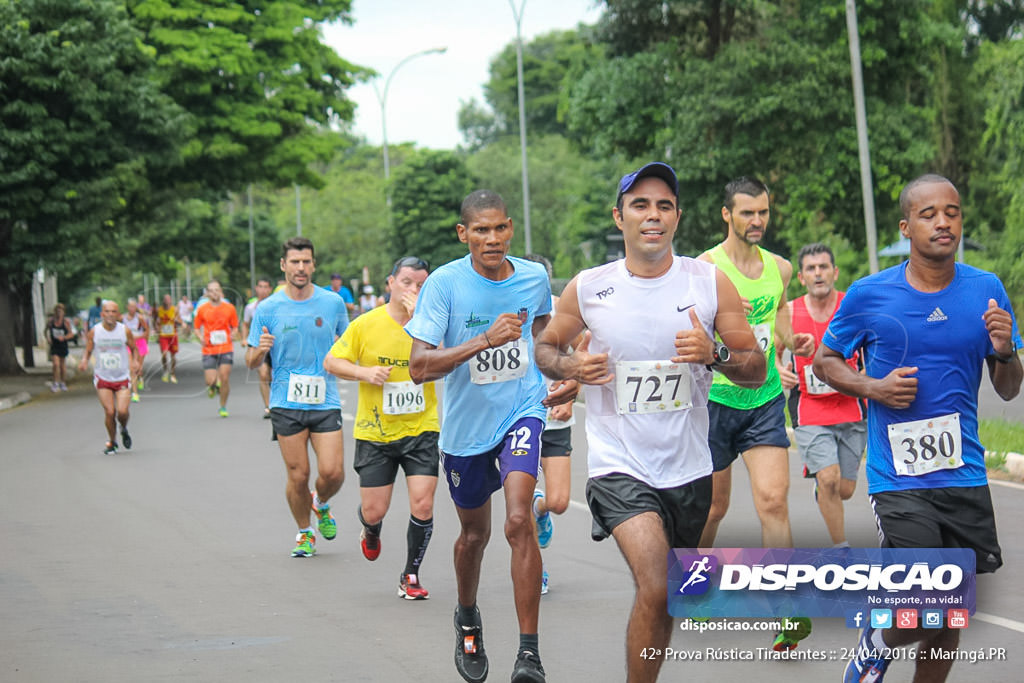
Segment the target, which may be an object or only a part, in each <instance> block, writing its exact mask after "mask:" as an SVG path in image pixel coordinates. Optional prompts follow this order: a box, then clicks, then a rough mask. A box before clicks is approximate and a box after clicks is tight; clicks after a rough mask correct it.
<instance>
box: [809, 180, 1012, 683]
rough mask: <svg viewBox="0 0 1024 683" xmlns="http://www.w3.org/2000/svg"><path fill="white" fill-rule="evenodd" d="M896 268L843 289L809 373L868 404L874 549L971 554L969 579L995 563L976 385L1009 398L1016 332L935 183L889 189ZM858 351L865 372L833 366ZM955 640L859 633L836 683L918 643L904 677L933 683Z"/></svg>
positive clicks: (956, 203)
mask: <svg viewBox="0 0 1024 683" xmlns="http://www.w3.org/2000/svg"><path fill="white" fill-rule="evenodd" d="M900 210H901V211H902V213H903V219H902V220H901V221H900V232H901V233H902V234H903V236H904V237H907V238H909V239H910V258H909V260H908V261H906V262H904V263H902V264H900V265H898V266H895V267H893V268H889V269H887V270H884V271H882V272H881V273H877V274H875V275H871V276H868V277H865V278H862V279H861V280H858V281H857V282H854V283H853V285H851V286H850V289H849V291H848V292H847V294H846V297H845V298H844V299H843V302H842V304H840V307H839V310H838V311H837V312H836V315H835V317H834V318H833V319H832V323H831V324H830V325H829V328H828V330H827V331H826V332H825V336H824V338H823V340H822V345H821V346H820V347H819V348H818V352H817V354H816V356H815V359H814V374H815V375H817V376H818V378H819V379H821V380H822V381H824V382H826V383H828V384H829V385H830V386H832V387H834V388H835V389H837V390H839V391H841V392H843V393H845V394H849V395H851V396H856V397H858V398H866V399H868V453H867V465H866V470H867V477H868V494H869V497H870V498H871V504H872V507H873V508H874V511H875V518H876V520H877V523H878V529H879V538H880V539H881V544H882V547H883V548H944V547H945V548H971V549H973V550H974V552H975V554H976V557H977V570H978V572H979V573H984V572H993V571H995V570H996V569H998V568H999V566H1000V565H1002V558H1001V551H1000V548H999V541H998V539H997V537H996V527H995V516H994V512H993V509H992V498H991V496H990V494H989V490H988V479H987V475H986V472H985V451H984V449H983V447H982V445H981V443H980V442H979V440H978V386H979V382H980V379H981V376H982V370H983V369H984V368H987V370H988V375H989V379H990V380H991V381H992V385H993V386H994V387H995V390H996V393H998V394H999V395H1000V397H1002V398H1003V399H1004V400H1007V401H1009V400H1011V399H1012V398H1014V397H1015V396H1016V395H1017V393H1018V392H1019V391H1020V384H1021V378H1022V377H1024V369H1022V367H1021V363H1020V359H1019V357H1018V356H1017V349H1018V348H1019V347H1020V346H1021V337H1020V332H1019V331H1018V328H1017V322H1016V319H1015V317H1014V315H1013V310H1012V308H1011V306H1010V300H1009V297H1008V296H1007V294H1006V290H1005V289H1004V287H1003V284H1002V283H1001V282H1000V281H999V278H997V277H996V276H995V275H993V274H992V273H987V272H985V271H982V270H978V269H977V268H972V267H971V266H967V265H964V264H962V263H957V262H956V252H957V245H958V244H959V243H960V239H961V237H962V234H963V217H962V215H961V209H960V194H959V193H958V192H957V190H956V188H955V187H954V186H953V184H952V183H951V182H950V181H949V180H947V179H946V178H943V177H942V176H938V175H924V176H921V177H919V178H917V179H915V180H912V181H911V182H910V183H908V184H907V186H906V187H904V188H903V192H902V193H900ZM858 348H863V349H864V362H865V373H864V374H861V373H859V372H857V371H856V370H855V369H854V368H852V367H850V366H849V365H847V364H846V362H845V360H844V359H845V358H847V357H849V356H851V355H852V353H853V351H855V350H856V349H858ZM959 640H960V631H959V630H955V629H949V628H942V629H927V630H926V629H900V630H897V629H886V630H881V629H874V628H867V629H865V631H864V633H863V634H862V636H861V640H860V643H859V645H858V652H857V656H856V657H854V658H853V659H852V660H851V661H850V662H849V664H848V665H847V667H846V672H845V678H844V681H846V682H847V683H850V682H853V681H856V682H862V681H872V682H875V683H877V682H880V681H882V677H883V675H884V673H885V671H886V669H887V667H888V665H889V661H890V658H889V657H887V656H886V654H888V653H891V648H894V647H899V646H903V645H909V644H911V643H920V648H921V649H920V651H921V652H936V651H938V650H945V651H946V652H947V653H948V654H949V655H950V656H949V657H948V658H942V657H935V656H930V657H927V658H918V659H917V675H916V676H915V680H929V681H944V680H946V676H947V675H948V673H949V670H950V668H951V667H952V663H953V661H954V660H955V656H953V655H955V651H956V649H957V645H958V643H959Z"/></svg>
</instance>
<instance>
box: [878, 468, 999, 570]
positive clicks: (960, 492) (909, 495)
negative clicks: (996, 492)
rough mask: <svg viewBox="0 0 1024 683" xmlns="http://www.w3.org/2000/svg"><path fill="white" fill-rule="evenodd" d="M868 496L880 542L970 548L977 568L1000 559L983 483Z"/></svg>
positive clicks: (893, 545) (995, 564) (888, 545)
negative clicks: (975, 558)
mask: <svg viewBox="0 0 1024 683" xmlns="http://www.w3.org/2000/svg"><path fill="white" fill-rule="evenodd" d="M868 498H869V499H870V500H871V507H872V509H874V511H875V524H877V525H878V539H879V541H880V545H881V547H883V548H970V549H972V550H974V554H975V555H976V556H977V567H978V573H979V574H984V573H988V572H994V571H995V570H997V569H999V567H1001V566H1002V564H1003V556H1002V550H1001V549H1000V548H999V539H998V538H997V537H996V517H995V513H994V512H993V510H992V495H991V493H990V492H989V489H988V486H969V487H957V486H951V487H948V488H939V489H908V490H906V491H881V492H879V493H872V494H871V495H870V496H868Z"/></svg>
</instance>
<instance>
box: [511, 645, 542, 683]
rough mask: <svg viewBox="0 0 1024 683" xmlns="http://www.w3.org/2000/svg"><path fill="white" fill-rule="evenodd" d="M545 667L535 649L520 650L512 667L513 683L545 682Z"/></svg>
mask: <svg viewBox="0 0 1024 683" xmlns="http://www.w3.org/2000/svg"><path fill="white" fill-rule="evenodd" d="M546 680H547V679H546V678H545V677H544V667H543V666H541V665H540V657H538V656H537V653H536V652H534V651H533V650H520V651H519V656H518V657H516V664H515V666H514V667H512V683H545V681H546Z"/></svg>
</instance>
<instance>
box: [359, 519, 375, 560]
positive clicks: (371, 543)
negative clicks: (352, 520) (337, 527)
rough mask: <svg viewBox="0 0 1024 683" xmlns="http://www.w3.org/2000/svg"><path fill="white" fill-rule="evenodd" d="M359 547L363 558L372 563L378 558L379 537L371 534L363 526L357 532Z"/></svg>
mask: <svg viewBox="0 0 1024 683" xmlns="http://www.w3.org/2000/svg"><path fill="white" fill-rule="evenodd" d="M359 547H360V548H362V549H363V557H365V558H366V559H368V560H369V561H370V562H373V561H374V560H376V559H377V558H378V557H380V536H378V535H377V534H371V533H370V532H369V531H367V530H366V527H365V526H364V527H363V530H362V531H360V532H359Z"/></svg>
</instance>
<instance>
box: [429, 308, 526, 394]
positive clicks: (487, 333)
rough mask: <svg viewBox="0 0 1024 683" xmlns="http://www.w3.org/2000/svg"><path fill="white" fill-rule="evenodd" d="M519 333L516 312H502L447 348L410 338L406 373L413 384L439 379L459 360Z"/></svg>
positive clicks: (456, 364)
mask: <svg viewBox="0 0 1024 683" xmlns="http://www.w3.org/2000/svg"><path fill="white" fill-rule="evenodd" d="M522 336H523V321H522V320H520V319H519V315H518V314H516V313H502V314H501V315H499V316H498V317H497V318H495V320H494V322H493V323H491V326H490V327H488V328H487V329H486V330H484V332H482V333H481V334H478V335H476V336H475V337H472V338H470V339H468V340H467V341H464V342H462V343H461V344H459V345H458V346H453V347H451V348H448V347H445V348H438V347H436V346H434V345H433V344H429V343H427V342H425V341H423V340H421V339H416V338H415V337H414V338H413V340H412V354H411V355H410V356H409V376H410V377H412V381H413V382H415V383H416V384H422V383H423V382H433V381H434V380H438V379H441V378H442V377H444V376H445V375H447V374H448V373H450V372H451V371H452V370H454V369H455V368H457V367H458V366H459V365H461V364H462V363H465V362H466V361H467V360H469V359H470V358H472V357H473V356H475V355H476V354H478V353H480V352H481V351H484V350H486V349H493V348H497V347H499V346H501V345H502V344H507V343H508V342H510V341H515V340H517V339H521V338H522Z"/></svg>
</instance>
